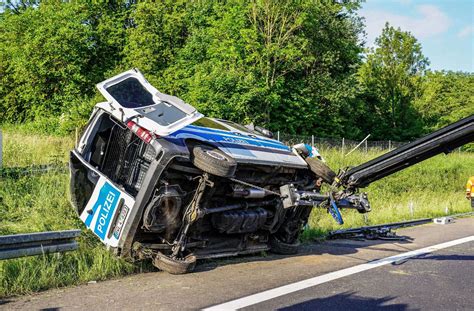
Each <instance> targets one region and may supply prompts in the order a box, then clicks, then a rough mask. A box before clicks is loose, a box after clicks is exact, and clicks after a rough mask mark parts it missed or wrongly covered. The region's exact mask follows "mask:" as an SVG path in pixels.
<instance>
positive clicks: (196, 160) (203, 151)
mask: <svg viewBox="0 0 474 311" xmlns="http://www.w3.org/2000/svg"><path fill="white" fill-rule="evenodd" d="M192 161H193V164H194V165H195V166H196V167H197V168H200V169H201V170H203V171H204V172H206V173H209V174H211V175H215V176H220V177H232V176H234V174H235V169H236V168H237V163H236V162H235V160H234V158H232V157H231V156H229V155H227V154H226V153H224V152H222V151H220V150H219V149H217V148H214V147H210V146H205V145H198V146H195V147H194V148H193V159H192Z"/></svg>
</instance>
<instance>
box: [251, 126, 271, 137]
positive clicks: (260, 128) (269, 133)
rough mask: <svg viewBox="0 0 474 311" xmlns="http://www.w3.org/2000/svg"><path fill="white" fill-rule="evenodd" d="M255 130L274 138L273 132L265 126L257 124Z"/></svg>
mask: <svg viewBox="0 0 474 311" xmlns="http://www.w3.org/2000/svg"><path fill="white" fill-rule="evenodd" d="M255 130H256V131H257V132H259V133H261V134H263V136H266V137H268V138H273V133H272V132H270V130H267V129H265V128H263V127H260V126H256V127H255Z"/></svg>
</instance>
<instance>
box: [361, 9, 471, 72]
mask: <svg viewBox="0 0 474 311" xmlns="http://www.w3.org/2000/svg"><path fill="white" fill-rule="evenodd" d="M359 14H360V15H361V16H363V17H364V18H365V25H366V32H367V38H366V40H367V43H366V45H367V46H373V45H374V39H375V38H376V37H377V36H379V35H380V33H381V32H382V28H383V27H384V25H385V22H387V21H388V22H389V23H390V25H392V26H395V27H400V28H401V29H402V30H403V31H410V32H411V33H412V34H413V35H414V36H415V37H416V38H417V39H418V41H419V42H420V43H421V45H422V48H423V54H424V55H425V56H427V57H428V58H429V60H430V63H431V64H430V68H431V69H432V70H454V71H467V72H474V0H425V1H423V0H366V2H365V3H363V4H362V9H361V10H360V11H359Z"/></svg>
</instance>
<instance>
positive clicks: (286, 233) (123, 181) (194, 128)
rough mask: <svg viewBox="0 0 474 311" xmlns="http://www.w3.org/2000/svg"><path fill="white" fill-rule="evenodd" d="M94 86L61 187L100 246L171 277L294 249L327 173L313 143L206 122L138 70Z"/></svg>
mask: <svg viewBox="0 0 474 311" xmlns="http://www.w3.org/2000/svg"><path fill="white" fill-rule="evenodd" d="M97 87H98V89H99V90H100V92H101V93H102V94H103V96H104V97H105V98H106V100H107V101H106V102H102V103H99V104H97V105H96V106H95V108H94V111H93V113H92V116H91V118H90V120H89V122H88V124H87V126H86V127H85V130H84V132H83V134H82V136H81V138H80V140H79V142H78V144H77V146H76V147H75V149H74V150H72V151H71V155H70V172H71V179H70V189H71V201H72V203H73V206H74V207H75V209H76V211H77V213H78V214H79V216H80V218H81V220H82V221H83V222H84V224H85V225H86V226H87V228H88V229H90V230H91V231H92V232H94V234H95V235H96V236H97V237H98V238H99V239H100V240H101V241H102V242H103V243H104V244H105V245H106V246H107V247H108V248H110V249H111V250H112V251H113V252H115V253H116V254H117V255H119V256H121V257H124V258H127V259H130V260H142V259H152V260H153V263H154V265H155V266H156V267H158V268H160V269H162V270H165V271H168V272H171V273H176V274H178V273H185V272H189V271H191V270H193V268H194V266H195V262H196V259H199V258H213V257H214V258H215V257H223V256H232V255H238V254H248V253H256V252H261V251H265V250H271V251H273V252H276V253H282V254H293V253H295V252H296V251H297V248H298V245H299V242H298V236H299V234H300V232H301V230H302V228H303V227H304V226H305V224H306V223H307V220H308V216H309V214H310V211H311V208H312V207H313V205H316V204H319V203H321V202H322V201H323V200H326V199H328V197H327V196H323V195H321V194H319V187H320V186H321V182H322V181H326V182H328V183H331V182H332V181H333V180H334V177H335V174H334V173H333V172H332V171H331V170H330V169H329V168H328V167H327V166H325V165H324V164H323V163H322V161H321V160H322V159H321V156H320V155H319V154H318V153H317V150H316V149H312V148H310V147H308V146H305V145H298V146H294V147H293V148H290V147H288V146H286V145H285V144H283V143H281V142H279V141H277V140H274V139H272V138H271V136H272V135H271V133H270V132H269V131H267V130H265V129H262V128H259V127H253V126H242V125H240V124H237V123H234V122H230V121H226V120H221V119H215V118H209V117H205V116H203V115H202V114H201V113H199V112H198V111H197V110H196V109H195V108H194V107H192V106H190V105H188V104H187V103H185V102H184V101H183V100H181V99H179V98H177V97H175V96H170V95H167V94H163V93H161V92H159V91H158V90H157V89H155V88H154V87H153V86H152V85H150V83H148V81H147V80H146V79H145V78H144V76H143V75H142V74H141V73H140V72H139V71H138V70H137V69H133V70H130V71H127V72H124V73H122V74H120V75H117V76H115V77H113V78H111V79H108V80H106V81H104V82H102V83H99V84H98V85H97ZM359 205H360V204H359ZM329 208H330V207H329ZM358 209H359V210H362V211H365V209H367V207H364V208H362V207H361V208H358ZM332 214H333V216H337V217H340V215H339V214H338V211H337V209H336V210H335V211H332Z"/></svg>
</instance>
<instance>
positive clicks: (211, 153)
mask: <svg viewBox="0 0 474 311" xmlns="http://www.w3.org/2000/svg"><path fill="white" fill-rule="evenodd" d="M206 153H207V154H208V155H209V156H211V157H213V158H214V159H217V160H220V161H227V158H226V157H224V156H223V155H222V154H221V153H219V152H216V151H213V150H206Z"/></svg>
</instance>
